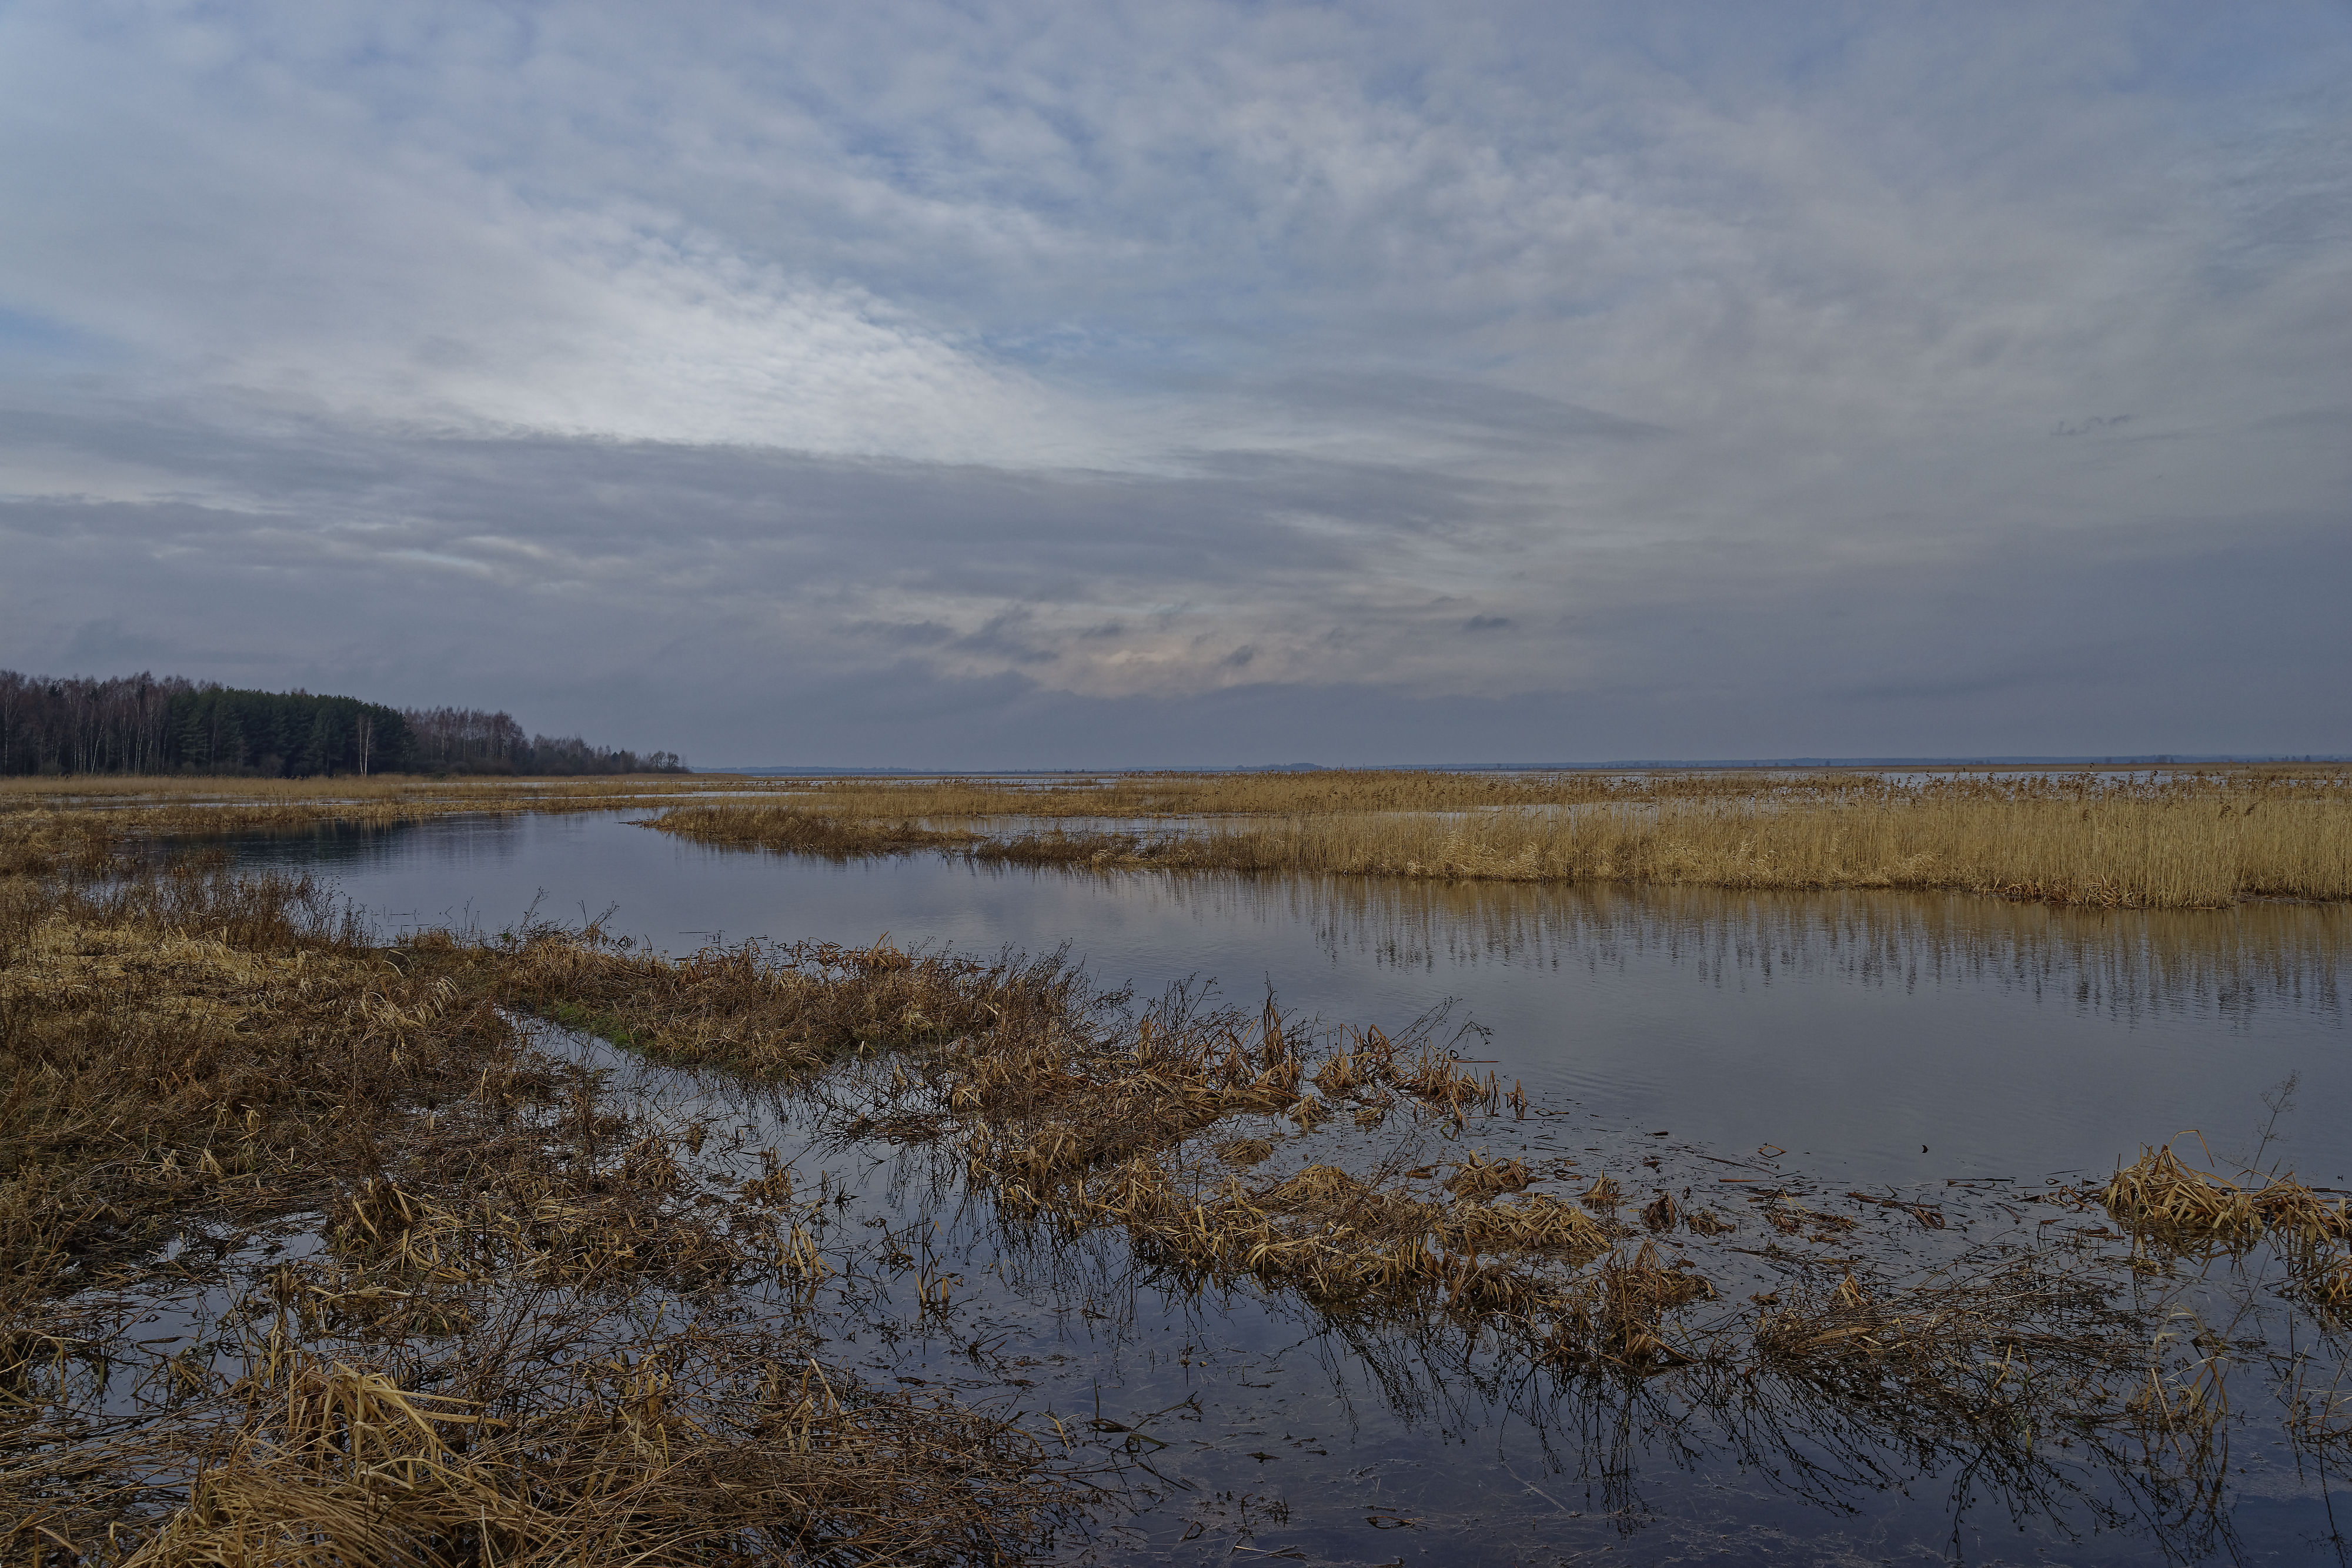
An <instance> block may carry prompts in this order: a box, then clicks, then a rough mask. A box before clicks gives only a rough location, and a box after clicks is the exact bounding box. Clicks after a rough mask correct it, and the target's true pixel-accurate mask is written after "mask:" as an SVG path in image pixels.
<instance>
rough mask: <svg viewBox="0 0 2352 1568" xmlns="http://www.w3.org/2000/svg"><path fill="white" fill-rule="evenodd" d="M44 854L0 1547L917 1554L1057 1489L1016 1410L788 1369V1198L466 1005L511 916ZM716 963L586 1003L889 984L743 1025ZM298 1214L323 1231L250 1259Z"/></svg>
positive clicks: (31, 898)
mask: <svg viewBox="0 0 2352 1568" xmlns="http://www.w3.org/2000/svg"><path fill="white" fill-rule="evenodd" d="M79 869H80V873H82V874H77V873H76V868H75V866H74V865H73V864H71V863H68V862H52V863H51V864H50V865H49V866H48V867H47V868H46V870H47V874H46V875H43V876H39V877H35V876H29V875H24V874H19V875H16V876H13V877H10V878H8V879H5V882H0V1083H5V1084H6V1085H7V1087H6V1090H5V1095H0V1291H5V1300H0V1314H4V1315H0V1321H5V1324H6V1328H5V1333H0V1521H5V1523H0V1555H5V1558H6V1559H7V1560H10V1561H15V1560H19V1559H21V1558H24V1557H25V1556H26V1553H28V1552H29V1553H32V1554H34V1555H35V1556H36V1557H38V1558H39V1559H40V1560H41V1561H44V1562H47V1561H53V1560H54V1561H60V1562H63V1561H84V1562H106V1561H131V1562H137V1563H152V1564H158V1565H165V1564H182V1563H187V1564H194V1563H253V1564H262V1563H269V1564H281V1563H321V1564H323V1563H357V1562H406V1563H460V1562H466V1563H473V1562H491V1561H497V1562H509V1563H552V1562H559V1561H560V1562H566V1563H572V1562H580V1561H600V1562H601V1561H632V1562H644V1563H709V1562H715V1561H750V1560H761V1561H772V1560H778V1559H791V1560H805V1561H813V1562H814V1561H824V1562H844V1563H848V1562H891V1563H898V1562H908V1563H929V1562H939V1563H946V1562H969V1561H990V1562H994V1561H1001V1560H1004V1559H1005V1558H1008V1557H1013V1556H1018V1555H1020V1554H1021V1553H1022V1552H1024V1550H1025V1549H1026V1548H1027V1547H1028V1546H1030V1545H1033V1544H1034V1542H1036V1541H1037V1540H1038V1539H1040V1537H1041V1534H1042V1532H1043V1531H1044V1530H1045V1527H1046V1526H1047V1524H1048V1523H1049V1522H1050V1518H1051V1516H1052V1515H1053V1514H1054V1513H1055V1511H1056V1510H1057V1509H1058V1508H1059V1507H1060V1506H1062V1502H1063V1500H1064V1499H1065V1498H1066V1494H1067V1484H1068V1483H1067V1481H1066V1479H1062V1478H1061V1476H1060V1475H1059V1474H1058V1473H1057V1472H1051V1471H1049V1470H1048V1469H1047V1467H1046V1465H1045V1449H1044V1448H1041V1447H1040V1446H1039V1444H1038V1443H1037V1442H1036V1441H1035V1440H1034V1439H1033V1438H1032V1437H1030V1436H1029V1435H1028V1434H1027V1433H1025V1432H1024V1430H1022V1429H1021V1428H1020V1427H1016V1426H1013V1425H1011V1424H1009V1423H1007V1422H1006V1421H1004V1420H1003V1419H1000V1418H998V1417H995V1416H988V1415H985V1414H982V1412H980V1411H977V1410H974V1409H971V1408H969V1407H966V1406H960V1405H956V1404H954V1403H952V1402H940V1401H932V1400H918V1399H915V1398H913V1397H910V1396H907V1395H904V1394H896V1393H893V1394H884V1393H879V1392H877V1391H874V1390H871V1389H868V1388H866V1387H865V1386H863V1385H861V1384H860V1383H859V1382H858V1381H857V1380H856V1378H855V1377H852V1376H849V1375H844V1374H843V1373H842V1372H840V1371H839V1370H838V1369H837V1368H828V1367H827V1366H825V1365H824V1363H823V1362H822V1361H821V1360H819V1359H814V1356H815V1354H816V1353H817V1352H819V1351H820V1350H821V1348H822V1347H821V1345H820V1344H819V1343H816V1342H815V1341H814V1340H813V1339H812V1337H811V1336H810V1335H809V1333H807V1331H806V1330H805V1329H804V1328H803V1327H802V1326H801V1325H800V1323H799V1321H798V1319H797V1318H796V1316H795V1314H794V1312H793V1310H792V1309H793V1301H795V1300H797V1299H800V1298H801V1297H802V1296H803V1294H804V1292H805V1291H806V1290H807V1289H809V1288H811V1287H812V1286H813V1285H814V1281H816V1280H817V1279H819V1278H821V1277H822V1276H823V1274H824V1268H825V1265H824V1262H823V1260H822V1259H821V1258H820V1257H819V1255H818V1252H817V1249H816V1248H815V1245H814V1240H813V1238H812V1231H813V1230H814V1229H816V1228H821V1225H822V1220H821V1219H820V1218H818V1217H817V1216H816V1215H815V1214H814V1212H813V1211H812V1210H811V1209H809V1208H808V1207H806V1206H804V1205H801V1204H796V1203H795V1202H794V1200H793V1194H792V1190H791V1182H790V1180H789V1177H788V1176H786V1175H785V1174H784V1173H782V1172H781V1171H771V1173H770V1174H769V1175H768V1176H764V1177H761V1178H757V1179H753V1180H750V1181H746V1182H743V1183H741V1184H740V1186H737V1187H733V1188H730V1187H728V1186H723V1185H722V1186H712V1185H711V1181H710V1177H709V1172H708V1171H707V1170H705V1171H700V1172H699V1173H698V1168H697V1167H696V1166H694V1165H693V1162H692V1159H691V1155H692V1152H693V1151H695V1150H698V1148H699V1147H700V1144H701V1137H702V1134H701V1133H700V1131H699V1130H698V1129H688V1130H686V1131H684V1132H681V1131H679V1130H678V1129H675V1128H662V1127H658V1126H652V1125H647V1124H644V1123H643V1122H642V1121H641V1119H639V1118H637V1117H636V1116H635V1115H633V1114H632V1113H629V1112H628V1111H627V1110H626V1109H625V1108H623V1107H619V1106H616V1105H614V1104H613V1103H610V1102H609V1101H608V1100H607V1099H606V1097H605V1096H604V1092H603V1090H602V1088H601V1081H600V1080H599V1079H598V1078H597V1076H596V1075H594V1074H593V1073H590V1072H588V1071H584V1070H583V1069H581V1068H580V1067H578V1066H576V1065H574V1064H572V1063H571V1062H568V1061H564V1060H562V1059H560V1058H556V1057H551V1056H548V1055H545V1054H542V1053H541V1052H539V1051H535V1050H534V1049H532V1048H531V1046H530V1043H529V1041H528V1040H527V1039H525V1038H524V1036H523V1034H522V1033H521V1032H520V1030H518V1028H517V1027H516V1025H515V1023H514V1022H513V1021H512V1017H511V1012H510V1010H509V1009H511V1008H512V1007H513V1006H514V1005H516V1004H518V1003H525V1002H529V1001H530V1000H531V999H533V998H538V997H541V996H542V995H545V994H546V993H547V988H548V987H549V985H550V984H551V974H552V973H553V972H555V967H556V965H555V960H554V959H553V958H552V957H551V948H552V946H554V944H553V941H552V939H551V938H549V937H548V936H546V935H545V934H530V935H527V936H525V937H524V938H522V939H521V940H520V941H518V942H514V943H509V944H508V945H506V946H499V947H489V946H467V945H464V944H461V943H458V942H456V941H454V940H452V939H450V938H448V937H446V936H438V937H428V938H425V939H423V940H420V941H417V942H415V943H412V944H409V945H406V946H398V947H390V948H377V947H371V946H367V945H366V944H365V943H363V942H362V941H361V940H360V938H359V936H358V935H357V933H356V932H355V931H354V930H352V928H350V927H349V925H346V924H343V923H341V922H339V921H338V920H337V919H336V918H335V917H334V916H333V915H332V914H331V911H330V910H329V909H328V907H327V906H326V904H325V901H324V900H323V899H321V898H320V895H319V894H318V891H317V889H315V888H314V887H312V886H311V885H310V884H309V883H304V882H300V881H288V880H283V879H270V878H259V879H254V878H244V879H239V878H233V877H230V876H228V875H226V874H224V873H221V872H219V871H217V870H215V869H206V868H205V866H203V865H202V864H201V863H199V864H195V865H183V866H180V867H176V868H173V869H169V870H163V871H157V870H154V869H152V867H146V866H142V864H140V863H139V862H132V861H123V862H117V863H115V864H113V865H111V866H110V867H105V868H101V869H103V870H104V871H105V872H106V873H107V874H105V875H104V876H102V877H97V878H92V877H90V876H89V873H90V872H91V870H92V868H90V867H89V866H88V865H87V864H83V865H81V866H80V868H79ZM588 946H593V944H590V945H588ZM576 968H577V972H578V973H579V974H581V975H582V976H583V977H584V980H583V991H584V993H585V994H586V995H587V996H588V998H589V999H590V1000H593V1001H595V1002H598V1003H603V1002H606V1001H609V1000H611V995H610V992H611V985H610V980H609V977H608V976H607V977H604V979H605V988H604V990H602V991H598V990H596V989H595V988H594V987H593V985H588V984H586V983H585V981H586V980H593V979H595V978H596V972H595V971H594V970H593V966H592V965H587V964H586V963H585V961H584V960H583V964H582V965H581V966H578V967H576ZM562 972H564V973H567V974H568V973H572V972H573V971H572V970H564V971H562ZM812 984H815V985H817V986H818V987H819V988H820V989H822V982H812ZM774 989H775V988H770V990H771V991H773V990H774ZM786 989H789V987H787V988H786ZM656 991H657V994H655V995H652V996H649V997H647V998H645V999H644V1000H643V1002H642V1003H640V1004H638V1005H636V1006H635V1007H634V1008H632V1009H627V1016H629V1017H630V1018H632V1019H644V1020H650V1021H649V1022H647V1023H646V1024H645V1025H644V1027H647V1028H649V1029H650V1030H652V1032H653V1033H654V1034H655V1036H656V1038H662V1039H667V1038H669V1037H667V1036H666V1035H663V1034H662V1030H663V1029H664V1028H665V1027H667V1022H674V1021H675V1020H678V1019H688V1018H691V1019H698V1020H699V1022H700V1023H701V1025H702V1029H701V1031H700V1034H699V1035H696V1034H695V1033H693V1032H692V1031H690V1030H689V1031H688V1032H687V1033H684V1034H681V1035H679V1036H678V1037H677V1038H678V1039H679V1040H680V1041H681V1042H683V1041H686V1040H692V1039H695V1038H702V1039H706V1040H707V1039H709V1038H711V1037H712V1032H713V1030H716V1029H718V1028H720V1027H729V1026H737V1027H738V1032H737V1034H736V1035H735V1036H734V1037H733V1040H734V1043H735V1047H736V1048H737V1049H742V1050H748V1051H757V1050H759V1049H761V1046H762V1043H763V1042H769V1041H779V1040H788V1041H791V1042H793V1043H792V1044H790V1045H789V1046H788V1047H785V1048H782V1049H789V1050H792V1051H806V1050H810V1049H814V1050H817V1051H820V1052H821V1051H824V1050H825V1049H830V1048H832V1047H834V1046H835V1044H836V1043H837V1042H838V1041H840V1040H843V1039H845V1038H846V1039H849V1040H856V1039H860V1038H866V1036H865V1035H863V1034H861V1031H862V1030H871V1029H872V1028H874V1027H875V1025H874V1022H873V1020H874V1019H877V1018H881V1017H884V1016H886V1015H887V1014H888V1013H889V1009H892V1008H894V1007H898V1009H899V1015H900V1016H903V1011H904V1009H903V1007H900V1006H899V1004H901V1003H903V1002H904V1001H905V1000H906V998H907V997H908V991H907V989H906V988H905V986H904V985H903V984H900V983H898V981H896V980H892V981H889V982H886V983H884V984H883V985H881V986H879V987H877V986H872V985H857V984H853V985H849V986H835V987H834V988H833V994H834V995H835V997H836V998H839V999H840V1000H841V1001H842V1002H843V1004H844V1005H843V1006H842V1007H841V1008H839V1009H836V1014H837V1016H831V1017H829V1016H827V1015H826V1013H825V1011H824V1008H823V1007H821V1006H818V1005H815V1004H813V1003H812V1002H811V1001H810V1000H809V998H806V997H795V998H792V999H791V1000H790V1001H788V1002H785V1003H782V1004H779V1005H773V1006H772V1007H771V1009H770V1013H771V1015H772V1016H771V1017H770V1019H769V1020H768V1022H767V1023H766V1024H765V1025H764V1026H763V1027H761V1028H751V1027H743V1019H744V1016H745V1013H746V1010H747V1009H746V1005H745V999H744V998H743V996H742V994H741V992H742V985H741V983H740V980H738V979H737V978H736V977H734V975H733V974H732V972H731V970H730V966H729V964H728V963H727V962H726V961H725V960H723V959H719V960H714V961H713V962H712V963H711V964H708V965H705V966H704V967H702V968H701V969H700V970H696V969H694V968H693V967H677V970H676V972H675V973H673V974H672V975H670V976H669V977H668V981H667V986H666V987H663V988H656ZM771 999H772V1000H773V998H771ZM502 1004H504V1006H503V1007H502ZM666 1020H667V1022H666ZM796 1060H797V1059H796ZM305 1217H308V1218H305ZM289 1227H290V1228H289ZM304 1235H309V1236H313V1237H316V1238H318V1239H320V1241H322V1242H323V1243H324V1245H323V1247H322V1248H321V1249H320V1250H317V1251H315V1252H312V1253H310V1254H309V1255H308V1256H302V1255H299V1250H298V1251H296V1252H287V1253H284V1254H283V1255H282V1256H278V1257H277V1258H275V1260H273V1254H277V1253H278V1252H279V1249H280V1247H281V1246H282V1243H283V1239H285V1238H287V1237H289V1236H290V1237H293V1238H297V1239H299V1238H300V1237H302V1236H304ZM273 1237H275V1238H278V1239H277V1240H273V1239H272V1238H273ZM167 1242H168V1243H172V1244H173V1245H171V1246H169V1247H166V1246H165V1245H164V1244H165V1243H167ZM174 1300H194V1301H206V1300H209V1301H212V1302H213V1303H214V1305H213V1306H212V1307H211V1308H209V1309H205V1311H206V1312H209V1314H210V1315H209V1317H208V1318H207V1319H206V1323H207V1326H206V1327H205V1330H204V1331H203V1332H202V1333H200V1334H199V1336H198V1337H199V1343H193V1344H190V1345H188V1346H185V1347H184V1348H183V1349H182V1350H181V1351H180V1352H179V1353H178V1354H173V1355H172V1356H170V1357H168V1358H164V1357H161V1356H159V1355H158V1354H153V1353H147V1352H143V1351H142V1348H141V1345H140V1343H139V1341H140V1336H141V1335H142V1333H148V1332H149V1331H146V1330H144V1329H142V1327H141V1326H140V1325H141V1324H142V1323H143V1322H151V1321H152V1318H153V1316H154V1313H152V1312H149V1311H148V1307H149V1304H150V1303H151V1302H162V1301H174ZM187 1310H194V1309H187ZM665 1313H667V1321H665ZM204 1315H205V1314H204V1313H199V1316H204ZM58 1553H63V1554H64V1555H62V1556H58V1555H55V1554H58Z"/></svg>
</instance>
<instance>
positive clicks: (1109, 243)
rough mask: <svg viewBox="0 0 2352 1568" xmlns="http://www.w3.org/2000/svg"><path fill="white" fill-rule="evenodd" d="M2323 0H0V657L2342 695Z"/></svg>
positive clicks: (2336, 77)
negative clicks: (2137, 1)
mask: <svg viewBox="0 0 2352 1568" xmlns="http://www.w3.org/2000/svg"><path fill="white" fill-rule="evenodd" d="M2347 605H2352V6H2347V5H2343V4H2340V3H2338V4H2326V5H2295V4H2291V3H2286V0H2277V3H2266V4H2264V5H2259V6H2216V5H2210V4H2203V3H2197V4H2182V5H2119V4H2118V5H2106V4H2099V3H2096V0H2080V3H2072V4H2068V5H2048V4H2045V3H2033V4H2021V5H2004V4H2000V3H1997V0H1972V3H1971V4H1969V5H1904V4H1897V3H1882V0H1872V3H1867V4H1855V5H1836V4H1829V3H1822V0H1808V3H1804V4H1790V5H1777V4H1770V3H1766V0H1736V3H1729V4H1724V5H1675V4H1664V3H1661V4H1655V5H1649V4H1645V5H1625V4H1622V3H1620V4H1604V5H1580V4H1577V3H1575V0H1541V3H1537V4H1526V5H1519V4H1507V3H1497V4H1483V3H1478V0H1452V3H1449V4H1447V5H1431V4H1427V3H1426V0H1423V3H1421V4H1413V5H1378V4H1298V5H1294V4H1278V3H1250V4H1198V3H1193V0H1149V3H1148V4H1144V3H1138V4H1128V3H1126V0H1098V3H1094V4H1089V5H1067V4H1013V3H1003V4H989V3H962V4H948V3H923V0H856V3H855V4H843V5H828V4H796V5H780V4H772V3H761V4H728V3H723V0H709V3H702V0H677V3H674V4H670V5H661V6H646V5H620V4H593V3H581V4H544V5H523V4H495V3H486V0H466V3H464V4H446V5H445V4H436V3H434V0H400V3H399V4H389V3H379V4H339V3H337V0H298V3H288V4H269V3H266V0H255V3H251V4H241V5H220V4H174V3H168V0H154V3H150V4H122V3H117V0H69V3H52V0H0V666H5V667H9V668H14V669H17V670H22V671H26V672H28V673H41V674H59V675H63V674H131V673H135V672H137V671H139V670H142V669H145V670H152V671H154V672H156V673H158V674H163V673H175V674H186V675H189V676H192V677H196V678H201V679H212V680H217V681H221V682H224V683H226V684H229V685H246V686H262V687H268V688H271V689H286V688H290V687H294V686H302V687H305V688H307V689H310V690H313V691H331V692H339V693H346V694H350V695H361V696H365V697H370V698H373V699H376V700H380V701H387V702H392V703H394V704H398V705H417V706H424V705H440V704H445V703H446V704H457V705H461V706H481V707H488V708H504V709H508V710H509V711H511V712H512V713H514V714H515V716H517V717H518V718H519V719H520V720H521V721H522V723H523V724H524V725H525V726H526V727H530V728H533V729H539V730H544V731H547V732H549V733H574V732H577V733H584V734H586V735H587V736H588V737H590V738H591V739H593V740H597V741H600V742H603V743H605V744H614V745H628V746H632V747H637V748H639V749H650V748H654V747H665V748H670V749H675V750H678V751H680V752H683V753H684V754H685V755H686V757H687V758H688V762H689V763H696V764H700V765H704V766H710V765H729V764H741V765H751V764H773V765H819V764H830V765H838V766H853V767H912V768H1060V767H1076V768H1108V767H1160V766H1184V765H1203V766H1208V765H1216V766H1228V765H1252V764H1267V763H1288V762H1307V761H1311V762H1320V763H1325V764H1331V765H1342V764H1362V763H1376V762H1408V763H1433V762H1480V761H1485V762H1580V761H1600V760H1605V759H1610V758H1675V757H1681V758H1715V757H1789V756H1958V755H1982V754H2000V755H2014V754H2037V755H2084V754H2095V755H2096V754H2122V753H2132V754H2137V753H2154V752H2175V753H2221V752H2235V753H2252V752H2260V753H2288V754H2305V753H2328V752H2347V751H2352V611H2347Z"/></svg>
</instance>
